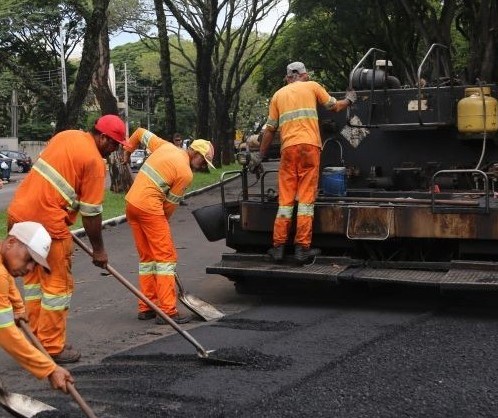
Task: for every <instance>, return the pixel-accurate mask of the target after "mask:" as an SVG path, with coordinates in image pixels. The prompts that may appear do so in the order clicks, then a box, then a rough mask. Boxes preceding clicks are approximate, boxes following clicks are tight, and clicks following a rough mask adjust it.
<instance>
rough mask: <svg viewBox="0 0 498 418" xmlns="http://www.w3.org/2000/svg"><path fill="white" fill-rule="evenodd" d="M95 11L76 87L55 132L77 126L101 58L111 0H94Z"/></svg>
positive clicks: (84, 46)
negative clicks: (100, 43) (102, 33)
mask: <svg viewBox="0 0 498 418" xmlns="http://www.w3.org/2000/svg"><path fill="white" fill-rule="evenodd" d="M93 5H94V8H93V11H92V14H91V16H90V17H89V18H88V19H87V27H86V32H85V38H84V41H83V51H82V53H81V62H80V66H79V68H78V73H77V75H76V80H75V82H74V88H73V90H72V91H71V94H70V95H69V98H68V101H67V103H66V105H65V106H62V107H61V109H60V111H59V113H58V115H57V124H56V126H55V132H60V131H63V130H66V129H71V128H75V127H76V126H77V122H78V117H79V115H80V112H81V110H82V107H83V103H84V101H85V98H86V95H87V93H88V88H89V87H90V84H91V82H92V77H93V73H94V71H95V67H96V65H97V64H98V58H99V40H100V32H101V31H102V28H103V27H104V26H105V25H106V22H107V9H108V7H109V0H94V1H93Z"/></svg>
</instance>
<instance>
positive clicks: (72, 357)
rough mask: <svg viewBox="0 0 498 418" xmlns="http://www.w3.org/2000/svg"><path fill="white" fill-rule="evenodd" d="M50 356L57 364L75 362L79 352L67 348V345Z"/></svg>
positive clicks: (78, 357)
mask: <svg viewBox="0 0 498 418" xmlns="http://www.w3.org/2000/svg"><path fill="white" fill-rule="evenodd" d="M51 357H52V359H53V360H54V361H55V362H56V363H57V364H68V363H76V362H77V361H78V360H79V359H80V357H81V353H80V351H79V350H76V349H74V348H72V349H71V350H69V349H68V348H67V347H64V350H62V351H61V352H60V353H59V354H52V355H51Z"/></svg>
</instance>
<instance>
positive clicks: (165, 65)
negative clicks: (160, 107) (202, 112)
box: [154, 0, 176, 138]
mask: <svg viewBox="0 0 498 418" xmlns="http://www.w3.org/2000/svg"><path fill="white" fill-rule="evenodd" d="M154 6H155V10H156V17H157V30H158V38H159V56H160V60H159V69H160V71H161V87H162V91H163V98H164V121H165V123H164V125H165V132H166V136H167V137H168V138H172V137H173V134H174V133H175V132H176V108H175V97H174V95H173V83H172V80H171V68H170V63H171V57H170V51H169V36H168V27H167V24H166V16H165V13H164V7H163V0H154Z"/></svg>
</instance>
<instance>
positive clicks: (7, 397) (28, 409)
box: [0, 389, 55, 418]
mask: <svg viewBox="0 0 498 418" xmlns="http://www.w3.org/2000/svg"><path fill="white" fill-rule="evenodd" d="M0 404H1V405H2V407H3V408H4V409H5V410H7V411H8V412H10V413H11V414H12V415H13V416H15V417H26V418H30V417H34V416H35V415H36V414H39V413H40V412H45V411H55V408H54V407H52V406H50V405H47V404H46V403H43V402H41V401H38V400H36V399H33V398H30V397H29V396H26V395H21V394H19V393H10V392H6V391H5V390H3V389H0Z"/></svg>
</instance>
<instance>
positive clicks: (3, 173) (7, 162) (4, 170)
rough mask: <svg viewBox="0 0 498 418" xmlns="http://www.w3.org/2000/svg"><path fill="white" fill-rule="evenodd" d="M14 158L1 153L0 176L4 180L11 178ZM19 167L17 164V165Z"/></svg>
mask: <svg viewBox="0 0 498 418" xmlns="http://www.w3.org/2000/svg"><path fill="white" fill-rule="evenodd" d="M13 163H14V160H13V159H12V158H9V157H7V156H6V155H4V154H1V153H0V178H1V179H2V180H3V181H9V180H10V173H11V171H12V165H13ZM16 167H17V166H16Z"/></svg>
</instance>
